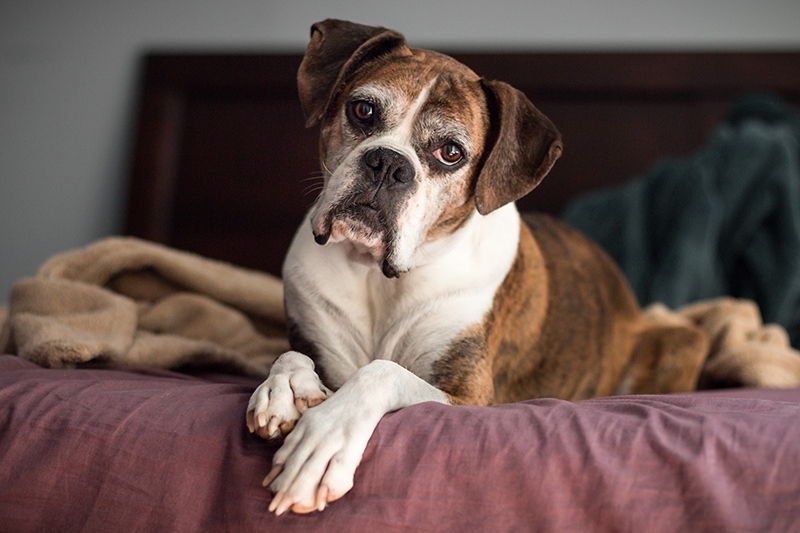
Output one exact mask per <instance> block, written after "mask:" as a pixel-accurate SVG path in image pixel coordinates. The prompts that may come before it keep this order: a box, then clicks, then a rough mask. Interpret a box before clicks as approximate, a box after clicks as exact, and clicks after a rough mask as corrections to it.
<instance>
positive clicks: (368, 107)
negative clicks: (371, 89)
mask: <svg viewBox="0 0 800 533" xmlns="http://www.w3.org/2000/svg"><path fill="white" fill-rule="evenodd" d="M352 110H353V117H355V119H356V120H358V121H359V122H361V123H363V124H369V123H370V122H372V119H373V118H375V106H374V105H372V104H371V103H369V102H367V101H365V100H358V101H356V102H353V106H352Z"/></svg>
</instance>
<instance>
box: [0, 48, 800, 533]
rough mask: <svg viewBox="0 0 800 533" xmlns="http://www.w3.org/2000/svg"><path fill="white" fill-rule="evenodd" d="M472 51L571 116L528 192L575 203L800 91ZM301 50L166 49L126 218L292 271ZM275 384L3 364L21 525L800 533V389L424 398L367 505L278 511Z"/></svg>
mask: <svg viewBox="0 0 800 533" xmlns="http://www.w3.org/2000/svg"><path fill="white" fill-rule="evenodd" d="M457 57H458V58H459V59H460V60H462V61H464V62H465V63H467V64H468V65H470V66H472V67H473V69H474V70H476V71H477V72H479V73H480V74H482V75H484V76H486V77H489V78H495V79H502V80H504V81H507V82H509V83H511V84H512V85H514V86H516V87H518V88H519V89H521V90H523V91H524V92H525V93H526V94H527V95H528V96H529V97H530V98H531V99H532V101H533V102H534V103H535V104H536V105H537V106H538V107H539V108H540V109H541V110H542V111H544V112H545V113H546V114H547V115H548V116H549V117H550V118H551V119H552V120H553V121H554V122H555V123H556V125H557V126H558V127H559V128H560V130H561V132H562V134H563V136H564V142H565V147H566V148H565V154H564V156H563V158H562V160H561V161H559V163H558V164H557V165H556V167H555V168H554V170H553V172H552V173H551V175H550V176H548V178H547V179H546V180H545V181H544V182H543V184H542V185H541V186H540V187H539V188H537V189H536V190H535V191H534V192H533V193H532V194H531V195H529V196H528V197H526V198H524V199H523V200H521V201H520V202H519V206H520V209H521V210H541V211H546V212H549V213H551V214H554V215H560V214H562V213H563V212H564V210H565V208H566V209H567V211H569V210H570V209H574V206H575V205H576V204H574V203H573V202H575V201H576V200H575V198H580V199H579V200H577V201H588V202H589V203H590V204H591V205H592V206H596V205H598V199H597V198H598V197H596V196H590V197H589V200H585V198H587V197H586V196H584V195H585V194H586V193H590V192H591V191H598V190H603V191H609V190H610V191H620V190H624V188H625V187H626V186H627V184H628V183H629V181H628V180H630V179H631V178H634V177H636V176H642V175H648V174H649V173H650V172H651V169H652V165H653V164H654V163H655V162H657V161H662V160H663V159H664V158H665V157H668V156H670V157H677V158H688V157H690V156H691V154H692V153H694V152H695V151H696V150H698V149H700V148H701V147H703V146H705V145H707V143H708V142H709V139H710V138H711V137H712V136H713V134H714V132H715V131H717V129H718V127H719V124H720V122H721V121H723V117H725V116H726V113H727V114H728V116H729V117H730V114H731V106H732V105H733V103H734V102H735V101H736V100H737V99H738V98H739V97H741V96H742V95H744V94H747V93H752V92H754V91H759V92H763V91H768V92H769V93H770V94H771V95H773V96H772V97H771V98H775V97H778V98H780V100H781V102H782V104H781V105H786V106H788V107H791V106H796V105H800V56H798V54H794V53H738V52H736V53H533V54H531V53H516V54H461V55H458V56H457ZM299 62H300V56H299V55H269V54H256V53H241V54H231V53H225V54H209V53H191V52H187V53H160V52H155V53H151V54H148V55H147V56H146V57H145V58H144V60H143V62H142V75H141V80H142V85H141V89H140V98H139V108H138V114H137V122H136V124H135V146H134V149H133V153H132V157H131V174H130V186H129V194H128V202H127V217H126V220H127V222H126V228H125V232H126V233H127V234H128V235H131V236H135V237H138V238H142V239H146V240H148V241H153V242H155V243H160V244H163V245H166V246H169V247H171V248H175V249H179V250H186V251H190V252H193V253H196V254H200V255H201V256H204V257H209V258H214V259H218V260H221V261H225V262H229V263H232V264H234V265H239V266H242V267H247V268H251V269H256V270H259V271H263V272H267V273H272V274H275V275H278V274H279V273H280V265H281V261H282V258H283V255H284V254H285V251H286V249H287V248H288V244H289V241H290V239H291V236H292V234H293V233H294V231H295V229H296V227H297V225H298V223H299V221H300V219H301V218H302V216H303V213H304V211H305V209H306V208H307V207H308V206H309V204H310V203H311V201H312V200H313V194H312V193H311V192H309V191H308V190H307V189H308V188H309V184H310V183H313V182H309V181H308V180H307V178H309V177H312V176H314V175H315V173H316V172H317V170H318V169H317V157H316V145H317V141H316V134H315V131H313V130H306V129H305V128H304V127H303V120H302V114H301V111H300V107H299V104H298V102H297V99H296V92H295V91H296V89H295V73H296V69H297V67H298V65H299ZM797 155H798V153H797V152H795V155H794V158H795V159H794V160H795V161H796V156H797ZM789 159H790V160H791V157H790V158H789ZM660 168H662V167H660ZM608 187H612V188H611V189H607V188H608ZM780 195H781V196H785V194H784V193H783V192H780ZM797 201H798V202H800V198H798V199H797ZM676 202H677V203H681V202H684V199H683V198H682V197H680V196H679V197H678V198H677V199H676ZM617 205H618V204H617ZM609 218H610V216H609ZM781 249H782V248H781ZM628 254H629V255H630V251H629V252H628ZM798 255H799V256H800V251H798ZM621 257H622V258H623V259H624V258H625V255H624V254H622V256H621ZM783 260H786V261H790V260H791V258H781V261H783ZM776 261H777V259H776ZM736 287H738V288H742V284H741V283H740V284H739V285H737V286H736ZM742 290H745V289H744V288H742ZM745 295H746V296H749V297H757V296H759V294H757V293H753V294H750V293H745ZM643 303H648V302H643ZM767 303H769V302H767ZM795 309H797V308H795ZM795 309H792V310H790V311H792V312H790V313H789V316H790V317H793V316H794V315H796V314H798V313H800V311H797V312H794V311H795ZM786 326H787V329H788V328H789V327H790V326H791V324H787V325H786ZM184 370H186V369H184ZM258 383H259V380H258V379H255V378H253V377H248V376H243V375H239V374H234V373H231V372H224V371H222V370H221V369H220V368H216V367H209V368H205V369H204V368H192V369H191V370H190V371H188V370H187V371H184V372H178V371H174V370H158V369H153V368H145V367H125V368H82V369H79V370H75V369H52V368H43V367H42V366H39V365H36V364H34V363H32V362H30V361H28V360H25V359H23V358H21V357H18V356H15V355H12V354H9V355H3V356H0V458H2V459H0V461H1V462H0V529H2V530H3V531H7V532H22V531H43V530H49V531H115V530H130V531H233V530H236V531H309V530H320V531H378V530H380V531H461V530H467V529H469V530H476V531H538V530H541V531H630V530H636V531H685V530H691V531H793V530H798V529H800V424H798V423H797V420H798V417H800V389H784V390H766V389H763V390H759V389H722V390H713V391H702V392H695V393H690V394H680V395H662V396H625V397H614V398H600V399H594V400H587V401H582V402H577V403H570V402H565V401H561V400H554V399H547V398H544V399H537V400H531V401H527V402H522V403H519V404H512V405H502V406H494V407H446V406H441V405H433V404H420V405H416V406H413V407H410V408H406V409H403V410H400V411H398V412H395V413H391V414H389V415H387V416H385V417H384V419H383V420H382V421H381V423H380V424H379V426H378V428H377V430H376V432H375V434H374V435H373V437H372V439H371V440H370V443H369V446H368V448H367V450H366V452H365V455H364V459H363V461H362V464H361V466H360V467H359V469H358V471H357V473H356V479H355V486H354V488H353V489H352V491H351V492H349V493H348V494H347V495H346V496H345V497H344V498H342V499H341V500H339V501H337V502H335V503H333V504H331V505H330V506H329V507H328V508H327V509H326V510H325V511H324V512H322V513H312V514H309V515H303V516H300V515H293V514H289V515H284V516H281V517H275V516H274V515H272V514H270V513H268V512H267V506H268V504H269V500H270V494H269V492H268V491H267V490H266V489H264V488H262V487H261V479H262V478H263V476H264V475H265V474H266V473H267V472H268V471H269V469H270V461H271V458H272V455H273V453H274V452H275V450H276V449H277V445H276V444H273V443H267V442H265V441H263V440H261V439H260V438H258V437H256V436H254V435H251V434H249V433H248V432H247V430H246V427H245V424H244V413H245V406H246V405H247V401H248V399H249V396H250V393H251V392H252V391H253V389H254V388H255V387H256V386H257V384H258Z"/></svg>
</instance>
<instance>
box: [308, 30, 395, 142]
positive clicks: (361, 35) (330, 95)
mask: <svg viewBox="0 0 800 533" xmlns="http://www.w3.org/2000/svg"><path fill="white" fill-rule="evenodd" d="M406 46H407V44H406V39H405V37H403V36H402V35H401V34H399V33H398V32H396V31H394V30H387V29H386V28H381V27H373V26H364V25H362V24H355V23H353V22H347V21H344V20H334V19H328V20H323V21H322V22H318V23H316V24H314V25H313V26H311V42H309V43H308V48H307V49H306V55H305V56H304V57H303V62H302V63H301V64H300V70H299V71H298V73H297V89H298V92H299V94H300V103H301V104H302V106H303V113H304V114H305V117H306V127H311V126H313V125H315V124H316V123H317V122H319V121H320V120H321V119H322V117H324V116H325V112H326V111H327V109H328V106H329V105H330V103H331V102H332V101H333V100H334V99H335V97H336V96H337V89H338V88H340V87H341V86H342V83H343V82H345V81H347V80H348V78H349V77H350V76H352V74H353V73H354V72H355V71H356V70H357V69H358V68H359V67H361V66H363V65H364V64H366V63H368V62H369V61H372V60H374V59H376V58H378V57H380V56H382V55H384V54H387V53H389V52H391V51H393V50H395V49H397V48H400V47H406Z"/></svg>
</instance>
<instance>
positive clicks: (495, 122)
mask: <svg viewBox="0 0 800 533" xmlns="http://www.w3.org/2000/svg"><path fill="white" fill-rule="evenodd" d="M481 85H482V86H483V90H484V92H485V93H486V101H487V106H488V109H489V120H490V124H491V125H490V135H489V138H488V142H487V148H486V149H487V150H488V153H486V154H484V156H483V161H484V162H483V166H482V168H481V169H480V173H479V174H478V178H477V181H476V183H475V206H476V207H477V209H478V212H479V213H480V214H482V215H486V214H488V213H491V212H492V211H494V210H495V209H497V208H498V207H501V206H503V205H505V204H507V203H509V202H513V201H515V200H517V199H519V198H522V197H523V196H525V195H526V194H528V193H529V192H531V191H532V190H533V188H534V187H536V186H537V185H539V183H540V182H541V181H542V179H543V178H544V177H545V176H546V175H547V173H548V172H550V169H551V168H552V167H553V163H555V162H556V159H558V158H559V157H560V156H561V150H562V149H563V146H562V144H561V134H560V133H559V132H558V130H557V129H556V127H555V126H554V125H553V123H552V122H550V119H549V118H547V117H546V116H544V114H543V113H542V112H541V111H539V110H538V109H536V108H535V107H534V105H533V104H532V103H531V102H530V100H528V98H527V97H526V96H525V95H524V94H522V92H520V91H518V90H517V89H514V88H513V87H511V86H510V85H508V84H507V83H503V82H499V81H486V80H481ZM492 141H494V142H492Z"/></svg>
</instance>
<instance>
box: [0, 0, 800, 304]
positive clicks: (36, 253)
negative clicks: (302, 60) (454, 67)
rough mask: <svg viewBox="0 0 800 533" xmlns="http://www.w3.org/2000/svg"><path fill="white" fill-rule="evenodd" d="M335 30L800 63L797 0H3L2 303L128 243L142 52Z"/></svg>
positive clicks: (275, 47) (295, 47)
mask: <svg viewBox="0 0 800 533" xmlns="http://www.w3.org/2000/svg"><path fill="white" fill-rule="evenodd" d="M468 6H469V7H468ZM327 17H336V18H345V19H351V20H356V21H360V22H364V23H368V24H379V25H383V26H387V27H390V28H394V29H397V30H400V31H402V32H403V33H405V34H406V36H407V37H408V39H409V40H410V41H411V43H412V44H413V45H416V46H427V47H439V48H445V49H448V50H476V49H495V50H499V49H503V50H508V49H524V50H545V49H547V50H552V49H561V50H563V49H581V50H585V49H628V50H631V49H635V50H641V49H656V50H663V49H667V50H674V49H712V50H719V49H745V50H756V49H765V50H774V49H779V50H785V49H790V50H796V51H798V50H800V29H798V28H800V1H798V0H752V1H746V0H666V1H657V2H656V1H650V0H606V1H598V0H558V1H541V0H539V1H537V0H491V1H478V0H472V1H470V2H458V1H456V0H444V1H439V2H435V1H432V0H427V1H426V0H422V1H420V0H396V1H395V2H383V3H380V4H378V3H376V2H375V0H349V1H348V0H291V1H289V0H286V1H283V2H278V1H277V0H262V1H255V0H227V1H224V2H222V1H213V0H136V1H126V0H49V1H44V0H2V2H0V305H2V304H3V302H5V301H6V300H7V294H8V288H9V287H10V285H11V284H12V283H13V281H14V280H16V279H18V278H20V277H22V276H26V275H32V274H34V273H35V271H36V269H37V267H38V265H39V264H41V263H42V262H43V261H44V260H45V259H47V258H48V257H49V256H51V255H52V254H54V253H57V252H59V251H63V250H66V249H70V248H74V247H77V246H82V245H84V244H87V243H88V242H90V241H92V240H95V239H98V238H100V237H103V236H106V235H110V234H113V233H116V232H119V231H120V230H121V225H122V206H123V202H124V188H125V184H124V180H125V174H126V166H127V164H128V154H129V148H130V146H129V145H130V130H131V123H132V114H133V107H134V102H133V98H134V83H135V73H136V72H135V69H136V64H137V63H136V62H137V58H138V57H139V55H140V54H141V53H142V52H143V51H144V50H147V49H150V48H180V49H187V48H203V49H226V50H238V49H250V50H252V49H258V50H271V51H301V50H302V49H303V48H304V47H305V43H306V38H307V35H308V27H309V25H310V24H311V23H312V22H314V21H317V20H321V19H323V18H327Z"/></svg>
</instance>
